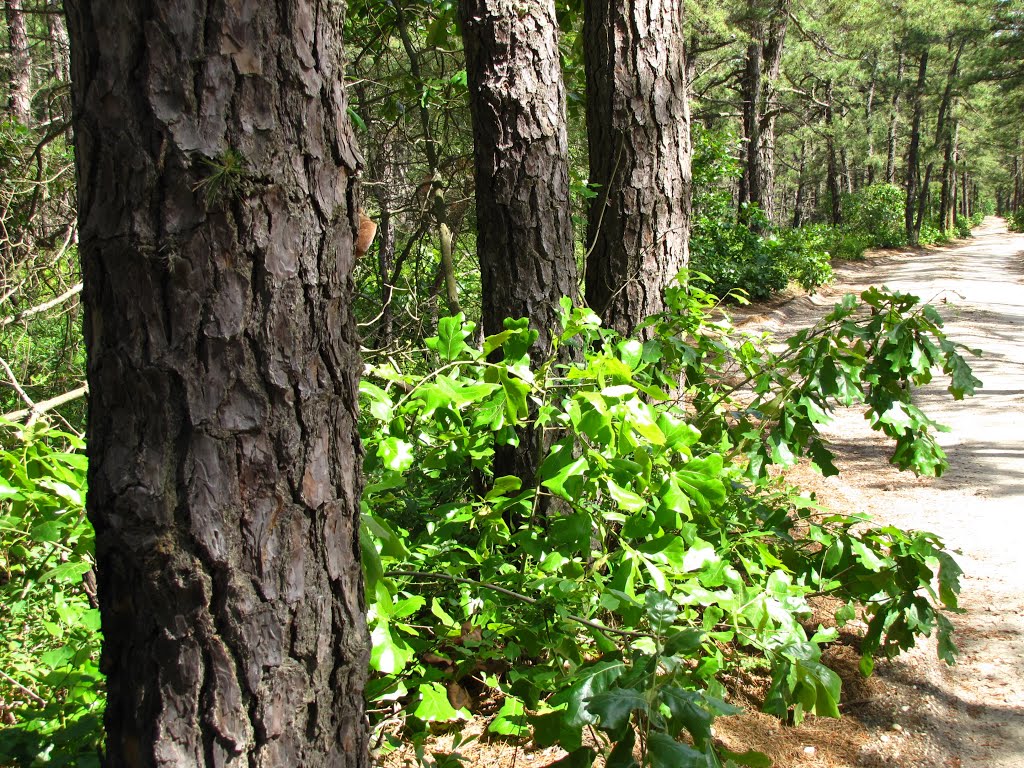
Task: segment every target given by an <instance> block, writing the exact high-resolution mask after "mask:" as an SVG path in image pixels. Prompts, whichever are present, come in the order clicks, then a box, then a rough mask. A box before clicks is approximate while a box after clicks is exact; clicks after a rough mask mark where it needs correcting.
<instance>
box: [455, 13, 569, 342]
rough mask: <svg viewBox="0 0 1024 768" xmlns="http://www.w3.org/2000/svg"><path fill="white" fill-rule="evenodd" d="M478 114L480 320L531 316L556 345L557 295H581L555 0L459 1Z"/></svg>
mask: <svg viewBox="0 0 1024 768" xmlns="http://www.w3.org/2000/svg"><path fill="white" fill-rule="evenodd" d="M459 7H460V13H461V17H462V34H463V39H464V42H465V49H466V71H467V75H468V82H469V105H470V113H471V115H472V118H473V143H474V148H475V152H474V157H475V178H476V211H477V227H478V231H477V252H478V255H479V259H480V279H481V287H482V299H483V311H482V315H483V326H484V332H485V333H488V334H493V333H498V332H500V331H501V330H502V328H503V327H504V326H503V323H504V321H505V319H506V318H509V317H528V318H529V319H530V326H531V327H532V328H534V329H536V330H537V331H538V332H539V334H540V336H539V338H538V339H537V342H536V344H535V345H534V347H533V350H532V353H531V354H532V356H533V358H534V359H535V360H540V359H544V358H546V357H547V356H548V355H549V354H550V352H551V330H552V329H553V328H555V327H557V325H558V317H559V307H558V300H559V298H561V297H562V296H570V297H573V298H575V296H576V295H577V270H576V260H575V258H574V256H573V242H572V222H571V219H570V210H569V161H568V146H569V143H568V136H567V128H566V119H565V86H564V85H563V83H562V71H561V67H560V65H559V58H558V25H557V23H556V21H555V7H554V3H553V2H552V0H519V1H518V2H517V1H515V0H461V2H460V4H459Z"/></svg>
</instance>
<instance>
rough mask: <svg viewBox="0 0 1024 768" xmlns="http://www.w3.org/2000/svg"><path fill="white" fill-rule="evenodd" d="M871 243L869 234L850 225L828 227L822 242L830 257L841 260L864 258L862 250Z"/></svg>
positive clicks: (871, 239)
mask: <svg viewBox="0 0 1024 768" xmlns="http://www.w3.org/2000/svg"><path fill="white" fill-rule="evenodd" d="M873 244H874V239H873V238H872V237H871V235H868V234H866V233H865V232H861V231H860V230H854V229H851V228H850V227H829V228H828V231H827V234H826V236H825V242H824V245H825V248H826V249H827V250H828V252H829V253H830V254H831V255H832V258H833V259H840V260H843V261H850V260H855V259H862V258H864V251H866V250H867V249H868V248H871V247H872V245H873Z"/></svg>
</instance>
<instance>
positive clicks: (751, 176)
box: [739, 0, 790, 221]
mask: <svg viewBox="0 0 1024 768" xmlns="http://www.w3.org/2000/svg"><path fill="white" fill-rule="evenodd" d="M789 5H790V0H773V2H771V3H770V4H769V5H767V6H761V5H760V4H758V3H756V2H755V1H754V0H749V1H748V6H747V12H748V14H749V17H750V18H749V26H750V29H749V33H750V36H751V42H750V43H748V45H747V53H746V58H745V61H744V69H743V78H742V81H741V89H742V97H743V136H744V139H745V140H746V149H745V154H744V164H743V175H742V177H741V178H740V194H739V202H740V203H741V204H742V203H756V204H757V205H759V206H760V207H761V210H762V211H763V212H764V214H765V216H766V217H767V218H768V220H769V221H772V220H774V218H775V203H774V195H775V118H776V117H777V116H778V104H777V101H778V99H777V91H776V83H777V82H778V79H779V72H780V70H781V67H782V50H783V45H784V43H785V40H786V30H787V28H788V26H789Z"/></svg>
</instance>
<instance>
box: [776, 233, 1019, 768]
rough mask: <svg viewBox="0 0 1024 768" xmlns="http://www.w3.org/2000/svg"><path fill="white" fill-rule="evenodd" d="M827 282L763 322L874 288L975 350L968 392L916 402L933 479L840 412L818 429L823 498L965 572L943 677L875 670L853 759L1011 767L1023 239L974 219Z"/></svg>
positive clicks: (940, 393)
mask: <svg viewBox="0 0 1024 768" xmlns="http://www.w3.org/2000/svg"><path fill="white" fill-rule="evenodd" d="M836 278H837V279H836V285H835V286H833V287H832V288H830V289H829V291H828V295H827V296H816V297H812V298H802V299H798V300H794V301H791V302H789V303H787V304H786V305H784V306H783V307H781V308H780V309H778V310H776V311H775V312H774V313H772V314H771V316H770V318H769V320H768V326H769V327H774V328H777V329H778V330H780V331H783V332H785V331H792V330H795V329H797V328H799V327H802V326H804V325H807V324H809V323H811V322H813V321H814V320H815V319H816V318H817V317H819V316H820V315H822V314H823V313H824V312H826V311H827V310H828V308H829V307H831V305H832V304H833V303H834V300H835V298H836V296H837V295H838V294H841V293H846V292H849V291H856V290H861V289H863V288H865V287H867V286H869V285H880V284H884V285H887V286H889V287H890V288H894V289H897V290H901V291H904V292H910V293H913V294H915V295H917V296H920V297H921V298H923V299H925V300H926V301H930V302H931V303H933V304H936V306H938V308H939V310H940V312H941V314H942V315H943V317H944V318H945V319H946V329H947V332H948V334H949V336H950V337H951V338H953V339H954V340H957V341H960V342H963V343H966V344H968V345H969V346H971V347H977V348H980V349H982V350H984V355H983V357H981V358H980V359H975V360H973V361H972V366H973V367H974V369H975V372H976V375H978V377H979V378H981V379H982V381H983V382H984V388H983V389H982V390H980V391H979V393H978V394H977V396H975V397H974V398H969V399H968V400H966V401H964V402H960V403H956V402H953V401H952V399H951V398H949V396H948V395H947V394H946V393H945V389H944V388H945V386H946V383H947V382H946V381H944V380H943V379H941V378H938V379H936V381H935V382H934V383H933V384H932V385H930V386H929V387H928V388H927V389H926V390H925V391H923V392H922V393H921V396H920V397H919V398H918V404H919V405H921V406H923V408H924V410H925V412H927V413H929V414H930V415H932V416H933V417H934V418H936V419H937V420H938V421H940V422H942V423H944V424H947V425H949V426H950V427H952V431H951V432H949V433H946V434H944V435H942V436H941V437H940V441H939V442H940V443H941V444H942V446H943V447H944V448H945V450H946V451H947V453H948V454H949V459H950V467H949V470H948V472H947V473H946V474H945V475H944V476H943V477H942V478H939V479H921V478H914V477H912V476H910V475H908V474H906V473H900V472H897V471H896V470H894V469H892V468H891V467H889V466H887V464H886V460H885V459H886V457H887V456H888V449H889V446H887V445H886V443H885V442H884V441H883V440H882V439H880V438H878V437H877V436H876V435H874V434H873V433H872V432H871V431H870V430H869V429H868V427H867V425H866V422H865V421H864V419H863V417H862V415H861V414H860V413H859V412H853V411H850V412H847V413H844V414H842V415H841V416H840V417H839V418H838V419H837V420H836V422H835V423H834V424H833V425H831V426H830V428H829V431H828V435H829V437H830V439H831V440H832V441H833V442H834V444H835V446H836V448H837V449H838V454H839V461H837V465H838V466H839V468H840V469H841V470H842V474H841V475H840V476H838V477H835V478H829V479H827V480H826V479H822V478H817V479H816V480H813V481H812V483H813V485H815V486H816V487H817V488H818V490H819V491H820V492H821V494H822V495H823V497H824V498H826V499H828V498H829V497H831V499H832V502H833V503H835V501H836V500H840V501H841V502H845V501H848V502H849V503H851V504H855V505H857V507H859V508H861V509H865V508H866V509H867V510H868V511H870V512H872V513H873V514H874V515H875V517H876V518H878V519H880V520H884V521H886V522H892V523H895V524H897V525H900V526H902V527H907V528H919V529H925V530H931V531H934V532H935V533H938V534H939V535H940V536H942V537H943V538H944V539H945V540H946V542H947V543H948V544H949V545H950V546H951V547H953V548H955V549H958V550H960V551H961V553H962V554H961V556H960V557H959V558H958V559H959V561H960V563H961V565H962V567H963V569H964V571H965V573H966V576H965V580H964V586H963V592H962V594H961V604H962V606H963V607H964V608H965V609H966V612H965V613H964V614H962V615H960V616H957V617H955V618H954V624H955V625H956V627H957V630H958V644H959V646H960V649H961V655H960V660H959V661H960V663H959V664H958V665H957V666H956V667H953V668H947V667H946V666H945V665H944V664H941V663H939V662H937V661H936V660H935V659H934V646H929V647H924V648H920V649H916V650H915V651H914V652H912V653H911V654H909V655H908V656H906V657H904V658H902V659H900V660H897V661H894V662H891V663H888V664H884V665H880V673H879V674H880V677H881V678H882V681H883V682H884V683H885V685H884V688H883V690H881V691H879V692H878V693H876V695H875V696H873V697H871V698H870V699H869V700H868V701H865V702H863V703H862V706H861V707H860V709H859V710H858V708H857V707H854V708H853V710H852V711H851V715H853V716H854V717H857V718H859V719H860V721H861V722H863V723H865V724H866V725H868V726H869V730H871V732H872V736H871V741H870V742H869V743H868V744H866V745H865V746H864V749H862V756H861V759H858V760H857V761H855V762H856V764H860V765H875V764H883V763H884V764H886V765H889V766H891V767H892V768H896V766H906V768H910V766H915V768H916V766H933V765H934V766H943V767H946V766H952V767H954V768H955V767H957V766H963V768H1024V235H1021V234H1012V233H1011V234H1008V233H1007V231H1006V228H1005V226H1004V225H1003V222H1002V221H1001V220H997V219H994V218H992V219H986V221H985V222H984V224H983V225H982V226H981V227H980V228H979V229H977V230H975V238H974V239H972V240H968V241H962V242H961V243H958V244H957V245H955V246H953V247H950V248H943V249H936V250H932V251H926V252H921V253H911V254H900V255H893V254H887V255H883V256H879V257H875V258H871V259H868V260H867V261H865V262H857V263H852V264H850V265H849V266H847V267H843V268H841V269H839V270H838V271H837V275H836ZM804 479H805V477H801V480H804ZM832 764H833V765H835V763H832Z"/></svg>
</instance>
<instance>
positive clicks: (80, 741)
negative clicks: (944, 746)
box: [0, 421, 103, 768]
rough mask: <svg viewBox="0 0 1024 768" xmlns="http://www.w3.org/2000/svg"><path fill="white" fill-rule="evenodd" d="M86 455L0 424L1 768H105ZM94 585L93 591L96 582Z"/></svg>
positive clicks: (50, 436)
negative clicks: (89, 584) (92, 601)
mask: <svg viewBox="0 0 1024 768" xmlns="http://www.w3.org/2000/svg"><path fill="white" fill-rule="evenodd" d="M83 447H84V445H83V443H82V441H81V440H80V439H79V438H78V437H76V436H75V435H71V434H67V433H63V432H58V431H56V430H51V429H48V428H46V427H45V426H44V425H41V424H37V425H35V426H33V427H23V426H21V425H14V424H11V423H9V422H4V421H0V478H2V479H0V625H2V626H3V627H4V642H3V644H2V645H0V671H2V673H3V674H2V675H0V718H2V721H3V723H4V725H3V728H2V729H0V764H2V765H17V766H32V767H33V768H38V767H42V766H80V767H82V768H87V767H88V766H99V764H100V762H99V752H98V749H99V746H100V744H101V743H102V730H101V726H102V724H101V719H102V710H103V677H102V675H101V674H100V672H99V669H98V666H97V665H98V663H99V644H100V636H99V613H98V611H96V610H95V609H94V608H93V607H92V606H91V604H90V601H89V595H88V592H87V589H86V586H85V583H84V582H83V577H85V576H86V574H88V573H89V572H90V571H91V570H92V567H93V563H94V561H93V531H92V526H91V525H90V524H89V522H88V521H87V520H86V517H85V504H84V502H85V470H86V457H85V455H84V453H83V452H82V449H83ZM93 583H94V582H93Z"/></svg>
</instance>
